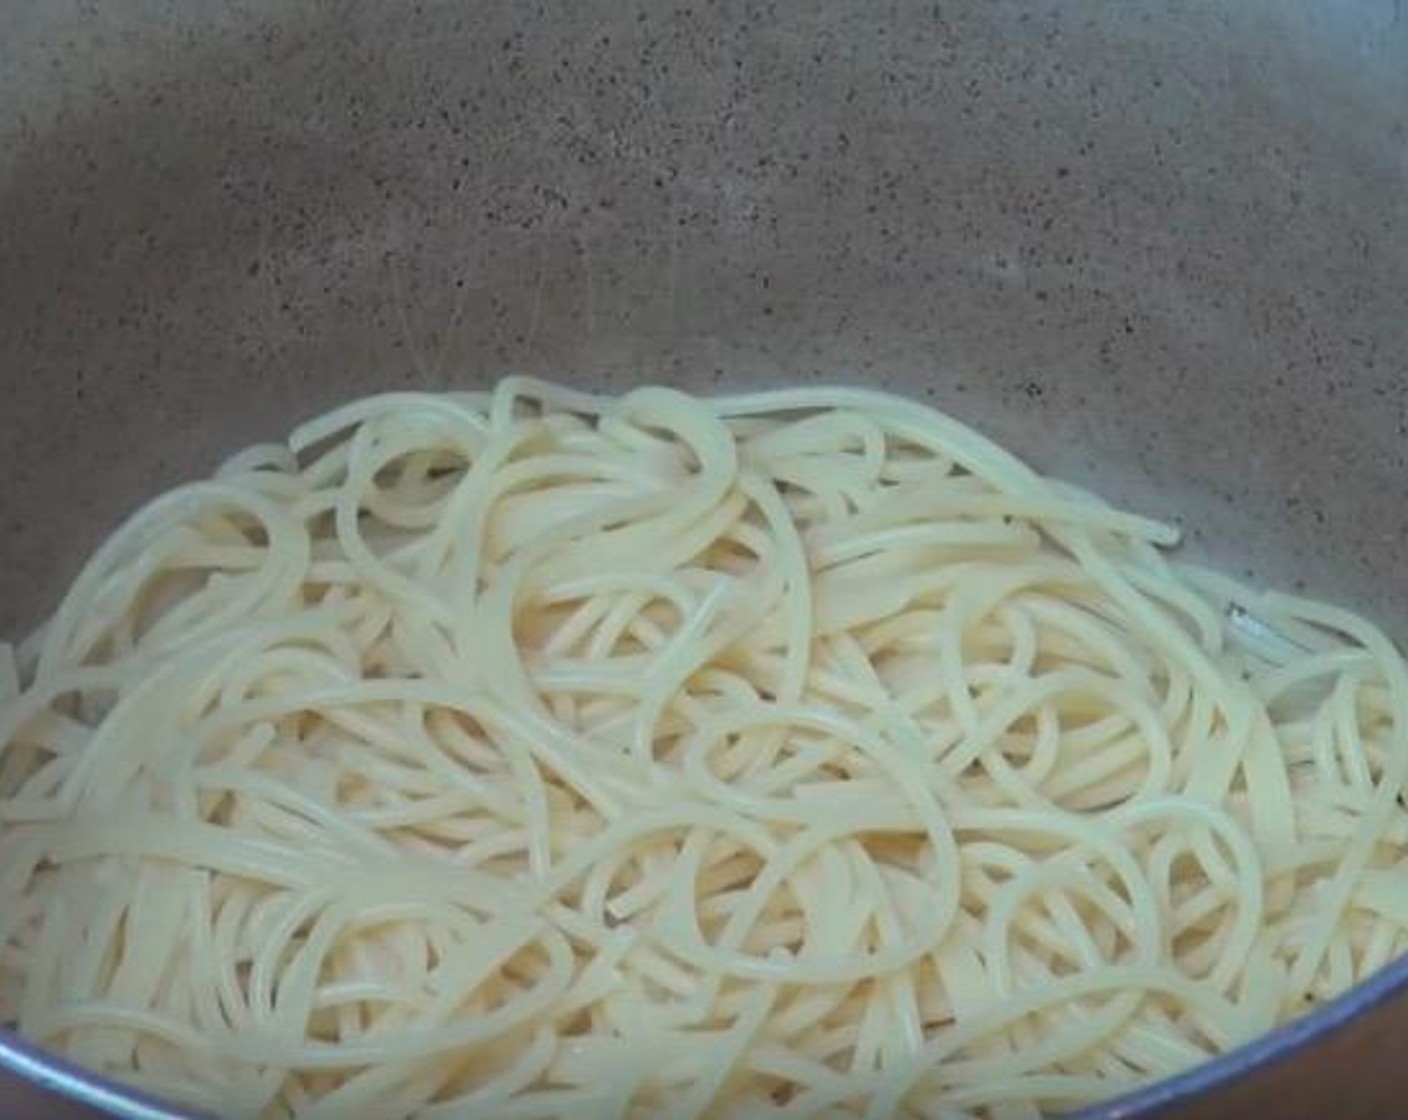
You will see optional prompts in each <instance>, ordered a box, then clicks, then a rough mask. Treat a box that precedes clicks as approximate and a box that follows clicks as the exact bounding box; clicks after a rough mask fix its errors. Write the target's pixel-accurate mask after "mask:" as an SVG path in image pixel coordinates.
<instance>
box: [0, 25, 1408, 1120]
mask: <svg viewBox="0 0 1408 1120" xmlns="http://www.w3.org/2000/svg"><path fill="white" fill-rule="evenodd" d="M0 16H3V17H4V18H3V24H0V26H3V28H4V31H3V34H0V377H3V378H4V388H5V390H6V392H5V395H4V401H5V405H4V406H3V409H0V542H3V543H0V632H3V633H14V632H17V631H19V630H21V629H22V628H24V627H26V626H28V625H30V624H32V623H34V622H35V621H36V620H37V619H38V618H39V617H40V616H41V615H42V613H43V612H44V610H45V609H46V608H47V607H48V606H49V605H51V604H52V602H53V599H54V596H55V595H56V594H57V593H58V592H59V591H60V589H61V588H62V586H63V585H64V583H65V581H66V580H67V579H68V578H70V577H71V575H72V574H73V572H74V570H75V568H76V566H77V564H78V563H79V562H80V560H81V558H82V556H83V554H84V552H85V550H86V549H87V548H88V547H90V546H91V545H92V544H93V543H95V542H96V541H97V540H98V539H99V538H100V536H101V535H102V534H103V533H104V532H105V531H107V530H108V529H110V528H111V527H112V525H113V523H114V520H115V518H116V517H117V516H118V514H119V513H120V512H121V511H124V510H127V509H130V508H131V507H132V506H133V505H134V504H135V503H136V502H138V501H139V500H140V499H141V498H142V497H143V496H145V495H148V494H151V493H153V492H154V491H156V490H157V489H159V488H160V487H163V486H166V485H169V484H171V483H174V482H175V481H177V480H179V479H181V478H184V477H187V476H189V475H191V474H193V473H196V472H200V471H205V470H208V469H209V468H210V467H211V466H213V465H214V464H215V463H216V462H217V461H218V459H219V458H220V457H221V456H222V454H223V453H224V452H226V451H228V450H230V449H233V448H236V447H238V446H241V445H243V444H245V443H248V442H250V441H252V440H254V439H256V438H260V437H267V436H273V435H277V434H279V433H281V432H283V431H285V430H287V429H288V427H289V426H290V424H291V422H292V420H293V419H294V418H296V417H299V416H303V415H305V414H307V413H309V412H311V411H313V410H315V409H318V408H321V407H323V406H325V405H327V404H329V403H331V402H332V401H335V400H337V399H339V398H343V397H346V396H349V395H352V394H355V393H360V392H365V391H368V390H371V389H373V388H377V387H384V386H394V385H406V384H416V385H449V384H466V383H482V382H484V381H486V380H489V379H492V378H494V377H495V376H497V375H499V374H501V373H503V372H506V371H510V370H518V371H525V370H526V371H531V372H538V373H546V374H551V375H554V376H558V377H566V378H580V379H583V380H585V381H590V382H592V383H596V384H602V385H624V384H626V383H629V382H631V381H634V380H637V379H641V378H650V379H666V380H670V381H674V382H677V383H681V384H684V385H687V386H690V387H693V388H696V389H708V388H710V387H712V386H713V385H715V384H729V385H735V386H736V385H752V384H761V383H774V384H775V383H782V382H789V381H794V380H810V379H828V380H863V381H868V382H874V383H880V384H885V385H889V386H892V387H895V388H898V389H901V390H903V391H907V392H910V393H912V394H914V395H916V396H918V397H920V398H923V399H926V400H930V401H932V402H934V403H936V404H938V405H940V406H941V407H943V408H945V409H947V410H949V411H951V412H953V413H955V414H957V415H959V416H960V417H962V418H964V419H967V420H969V421H972V422H974V423H976V424H978V425H979V426H980V427H982V428H983V429H984V430H985V431H987V432H988V433H989V434H991V435H993V436H995V437H997V438H999V439H1001V440H1003V441H1005V442H1008V443H1009V444H1011V445H1013V446H1014V447H1017V448H1019V449H1022V450H1023V451H1024V452H1025V453H1026V454H1027V455H1028V457H1029V458H1030V459H1031V460H1032V461H1033V462H1035V463H1036V464H1038V465H1039V466H1041V467H1043V468H1045V469H1047V470H1049V471H1052V472H1055V473H1059V474H1062V475H1064V476H1067V477H1069V478H1072V479H1073V480H1075V481H1077V482H1080V483H1082V484H1084V485H1087V486H1090V487H1092V488H1095V489H1098V490H1100V491H1102V492H1103V493H1106V494H1108V495H1109V496H1111V497H1113V498H1115V499H1118V500H1121V501H1124V502H1127V503H1130V504H1132V505H1134V506H1137V507H1138V508H1140V509H1142V510H1146V511H1150V512H1153V513H1155V514H1158V515H1161V516H1169V517H1176V518H1177V519H1179V520H1180V521H1182V522H1183V523H1184V524H1186V525H1187V526H1188V528H1189V530H1190V548H1191V549H1193V550H1194V551H1196V552H1199V553H1201V554H1203V555H1207V556H1210V557H1211V558H1213V559H1214V560H1216V561H1218V562H1220V563H1223V564H1226V565H1228V566H1231V567H1233V568H1236V569H1238V570H1245V571H1249V572H1251V573H1252V574H1253V576H1254V578H1258V579H1266V580H1275V581H1278V582H1287V583H1294V584H1298V585H1304V586H1305V587H1307V588H1308V589H1310V590H1311V591H1314V592H1317V593H1320V594H1324V595H1327V596H1331V597H1334V598H1337V599H1339V600H1341V601H1344V602H1346V603H1348V604H1351V605H1354V606H1356V607H1358V608H1361V609H1364V610H1367V611H1371V612H1375V613H1376V614H1378V615H1379V616H1380V617H1382V618H1383V619H1384V620H1385V621H1386V622H1388V623H1389V624H1390V626H1391V628H1392V629H1394V630H1395V632H1396V633H1397V634H1399V635H1400V636H1402V635H1405V634H1408V608H1405V602H1408V595H1406V594H1405V591H1404V589H1405V587H1408V547H1405V544H1408V501H1404V500H1403V499H1404V495H1405V489H1408V486H1406V485H1405V484H1406V483H1408V461H1405V454H1408V439H1405V436H1408V190H1405V186H1408V20H1405V18H1404V16H1403V13H1402V11H1401V5H1400V3H1399V2H1398V0H1374V2H1370V0H1338V2H1336V3H1334V4H1327V3H1313V2H1311V0H1291V2H1285V3H1271V2H1270V0H1248V2H1245V3H1240V4H1226V3H1213V2H1194V0H1185V2H1180V3H1174V4H1168V3H1156V2H1153V0H1129V2H1128V3H1121V4H1119V5H1103V4H1102V5H1097V4H1066V3H1008V2H998V3H980V2H978V0H968V2H961V3H937V4H936V3H925V4H887V5H873V4H865V3H861V2H859V0H855V2H846V3H841V2H837V0H828V2H825V3H819V4H812V5H765V4H752V3H741V2H720V3H703V2H696V3H693V4H674V3H672V4H664V3H649V4H645V3H607V2H605V0H597V2H593V3H585V4H566V3H541V4H533V5H527V4H517V3H508V2H506V0H504V2H492V3H451V2H448V0H426V2H423V3H417V4H413V5H399V4H397V5H393V4H379V3H372V2H361V0H326V2H319V3H310V2H298V3H289V2H273V0H244V2H241V3H234V2H231V3H215V2H213V0H210V2H188V0H170V2H155V0H110V2H108V3H104V4H101V5H97V4H91V3H86V2H84V3H79V2H76V0H3V2H0ZM1376 1014H1378V1015H1380V1016H1389V1018H1388V1019H1383V1018H1380V1019H1378V1020H1375V1021H1376V1022H1378V1023H1380V1025H1382V1024H1383V1023H1386V1022H1387V1023H1389V1024H1390V1026H1389V1027H1385V1028H1384V1030H1381V1031H1379V1032H1378V1035H1376V1037H1378V1036H1384V1031H1389V1032H1390V1034H1391V1033H1392V1031H1393V1030H1398V1031H1402V1030H1403V1023H1404V1021H1405V1019H1406V1018H1408V1008H1405V1007H1404V1006H1403V1005H1402V1003H1401V1001H1399V1002H1394V1001H1392V1000H1390V1001H1389V1003H1388V1004H1387V1005H1386V1009H1385V1008H1381V1009H1380V1011H1379V1012H1377V1013H1376ZM1345 1037H1350V1036H1346V1035H1336V1036H1335V1038H1338V1039H1341V1042H1336V1041H1335V1039H1334V1038H1332V1039H1328V1040H1321V1041H1320V1042H1319V1043H1318V1049H1317V1048H1316V1047H1312V1048H1311V1049H1310V1050H1308V1051H1300V1052H1298V1053H1297V1054H1296V1055H1294V1056H1293V1057H1292V1058H1290V1059H1289V1061H1290V1062H1291V1063H1293V1064H1294V1063H1299V1064H1298V1065H1296V1066H1295V1068H1297V1069H1301V1070H1313V1069H1314V1068H1315V1065H1314V1063H1315V1062H1316V1061H1317V1060H1318V1061H1321V1062H1324V1061H1326V1059H1325V1058H1324V1057H1323V1056H1322V1057H1321V1058H1319V1059H1317V1058H1316V1057H1315V1054H1317V1053H1319V1054H1321V1055H1327V1054H1331V1053H1333V1054H1335V1055H1336V1057H1335V1061H1336V1063H1337V1065H1336V1069H1337V1070H1338V1071H1339V1072H1338V1073H1337V1075H1336V1076H1337V1077H1342V1078H1343V1081H1344V1085H1343V1092H1342V1093H1341V1094H1340V1095H1339V1096H1338V1097H1337V1099H1338V1101H1339V1103H1340V1107H1339V1108H1338V1112H1339V1115H1340V1117H1341V1118H1342V1120H1344V1118H1347V1117H1349V1116H1352V1115H1354V1116H1370V1115H1373V1116H1378V1115H1381V1114H1382V1113H1381V1112H1378V1111H1366V1110H1372V1109H1374V1108H1378V1107H1381V1104H1382V1098H1379V1102H1380V1103H1379V1104H1375V1103H1373V1099H1372V1098H1371V1096H1368V1095H1363V1096H1362V1099H1361V1098H1356V1097H1355V1093H1356V1085H1357V1086H1359V1088H1360V1089H1363V1087H1364V1086H1370V1087H1372V1086H1375V1085H1377V1086H1379V1087H1380V1088H1382V1086H1383V1085H1385V1084H1387V1082H1385V1081H1384V1079H1385V1078H1393V1077H1394V1076H1395V1075H1396V1074H1397V1070H1395V1069H1393V1068H1392V1061H1391V1059H1388V1058H1386V1057H1385V1055H1384V1053H1383V1052H1381V1051H1382V1048H1380V1049H1378V1050H1376V1049H1374V1047H1372V1046H1370V1045H1367V1044H1365V1045H1362V1046H1356V1047H1351V1048H1350V1049H1348V1050H1345V1049H1344V1044H1343V1042H1342V1040H1343V1038H1345ZM1335 1046H1339V1047H1340V1049H1338V1050H1333V1049H1332V1048H1333V1047H1335ZM1307 1055H1309V1056H1307ZM1356 1061H1358V1062H1362V1063H1363V1064H1362V1065H1360V1066H1355V1064H1354V1063H1355V1062H1356ZM1307 1062H1308V1063H1310V1064H1309V1065H1306V1063H1307ZM1321 1068H1326V1067H1323V1066H1322V1067H1321ZM1346 1070H1352V1076H1351V1075H1350V1074H1349V1073H1346V1072H1345V1071H1346ZM1241 1084H1243V1085H1244V1086H1245V1085H1254V1084H1256V1082H1254V1081H1252V1080H1247V1079H1245V1078H1244V1079H1243V1080H1242V1082H1241ZM1200 1092H1202V1093H1203V1095H1202V1097H1201V1098H1200V1099H1201V1100H1202V1101H1203V1102H1204V1105H1202V1106H1200V1107H1210V1106H1208V1105H1207V1104H1206V1102H1207V1101H1209V1100H1215V1099H1217V1098H1216V1096H1215V1094H1213V1095H1210V1091H1204V1090H1200ZM1266 1092H1268V1093H1270V1092H1279V1093H1281V1094H1283V1096H1282V1098H1279V1099H1272V1098H1269V1097H1262V1098H1260V1103H1261V1105H1262V1106H1264V1107H1265V1108H1266V1109H1267V1111H1268V1112H1271V1113H1274V1114H1282V1113H1281V1110H1282V1109H1283V1106H1284V1107H1289V1106H1290V1104H1291V1103H1293V1101H1292V1099H1291V1098H1289V1097H1285V1096H1284V1094H1285V1093H1286V1092H1287V1090H1286V1089H1285V1088H1279V1089H1274V1090H1266ZM1296 1093H1297V1094H1298V1095H1297V1096H1296V1098H1295V1099H1297V1100H1300V1099H1303V1098H1304V1094H1303V1087H1302V1089H1301V1090H1297V1091H1296ZM16 1099H18V1098H16ZM1356 1099H1359V1100H1360V1104H1361V1105H1362V1107H1359V1106H1356V1104H1355V1101H1356ZM1364 1102H1368V1103H1364ZM1189 1107H1192V1106H1189ZM1356 1108H1358V1111H1356ZM1169 1114H1170V1115H1173V1114H1177V1115H1190V1116H1191V1115H1194V1114H1195V1113H1194V1112H1191V1111H1186V1110H1185V1111H1183V1112H1177V1113H1169ZM1196 1114H1197V1115H1214V1114H1216V1113H1214V1112H1206V1113H1203V1112H1199V1113H1196Z"/></svg>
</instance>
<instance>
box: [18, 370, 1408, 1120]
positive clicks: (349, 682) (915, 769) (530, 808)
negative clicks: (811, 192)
mask: <svg viewBox="0 0 1408 1120" xmlns="http://www.w3.org/2000/svg"><path fill="white" fill-rule="evenodd" d="M1175 537H1176V534H1175V533H1174V532H1173V531H1172V530H1171V529H1169V528H1167V527H1165V526H1163V525H1160V524H1157V523H1155V522H1151V521H1148V520H1145V519H1143V518H1140V517H1137V516H1133V515H1130V514H1127V513H1123V512H1119V511H1116V510H1113V509H1111V508H1109V507H1107V506H1106V505H1104V504H1102V503H1100V502H1099V501H1097V500H1095V499H1094V498H1092V497H1090V496H1089V495H1086V494H1084V493H1081V492H1079V491H1077V490H1075V489H1074V488H1072V487H1070V486H1066V485H1063V484H1061V483H1058V482H1054V481H1051V480H1049V479H1045V478H1042V477H1040V476H1039V475H1037V474H1036V473H1034V472H1033V471H1032V470H1030V469H1028V468H1027V467H1026V466H1024V465H1023V464H1022V463H1020V462H1019V461H1018V460H1016V459H1015V458H1013V457H1012V456H1011V455H1009V454H1007V453H1006V452H1004V451H1002V450H1001V449H999V448H997V447H995V446H994V445H993V444H991V443H990V442H988V441H987V440H985V439H983V438H982V437H980V436H978V435H977V434H975V433H974V432H972V431H971V430H969V429H967V428H965V427H963V426H962V425H961V424H959V423H957V422H955V421H954V420H951V419H949V418H947V417H945V416H943V415H940V414H938V413H936V412H933V411H929V410H926V409H924V408H922V407H920V406H917V405H915V404H913V403H911V402H907V401H903V400H899V399H897V398H894V397H890V396H887V395H884V394H880V393H874V392H866V391H860V390H848V389H834V390H829V389H828V390H822V389H818V390H810V389H807V390H796V391H789V392H776V393H762V394H754V395H745V396H734V397H720V398H715V399H701V398H696V397H691V396H688V395H685V394H683V393H680V392H676V391H674V390H671V389H667V388H642V389H638V390H636V391H634V392H631V393H628V394H626V395H624V396H622V397H619V398H616V397H605V396H595V395H590V394H586V393H582V392H577V391H574V390H570V389H566V388H562V387H559V386H555V385H550V384H545V383H541V382H536V381H531V380H526V379H510V380H506V381H504V382H502V383H501V384H499V385H498V386H497V387H496V388H495V389H494V390H493V391H492V392H483V393H449V394H443V395H429V394H405V393H398V394H391V395H386V396H381V397H375V398H371V399H368V400H364V401H359V402H356V403H354V404H350V405H348V406H346V407H343V408H340V409H338V410H336V411H334V412H332V413H330V414H328V415H326V416H323V417H320V418H319V419H316V420H314V421H312V422H311V423H308V424H305V425H304V426H303V427H301V428H299V429H298V430H297V431H296V432H295V433H294V434H293V436H292V437H291V439H290V440H289V442H288V444H287V445H277V446H261V447H256V448H253V449H251V450H250V451H248V452H245V453H243V454H241V455H240V456H238V457H237V458H236V459H234V460H232V461H231V462H229V463H228V464H227V465H226V466H225V467H224V468H223V469H221V470H220V471H219V472H218V474H217V475H216V476H215V477H214V478H213V479H211V480H209V481H205V482H200V483H196V484H193V485H189V486H185V487H183V488H181V489H179V490H176V491H174V492H172V493H169V494H167V495H165V496H164V497H161V498H158V499H157V500H156V501H155V502H153V503H152V504H151V505H149V506H147V507H146V508H145V509H144V510H142V511H141V512H140V513H138V514H137V515H136V516H135V517H133V518H132V519H131V520H130V521H129V522H128V523H127V524H126V525H125V526H124V527H123V528H122V529H121V530H120V531H118V532H117V533H116V534H115V535H114V536H112V537H111V538H110V539H109V540H108V541H107V543H106V544H104V545H103V546H102V548H101V549H100V550H99V551H98V552H97V553H96V555H95V556H94V557H93V559H92V560H91V561H90V563H89V564H88V565H87V567H86V569H85V570H84V571H83V572H82V574H81V575H80V576H79V578H78V579H77V581H76V582H75V583H74V585H73V587H72V589H71V591H70V592H69V594H68V596H67V597H66V598H65V600H64V601H63V603H62V604H61V605H60V606H59V608H58V610H57V611H56V612H55V613H54V614H53V616H52V617H51V618H50V619H49V620H48V622H47V623H46V624H45V625H43V626H42V627H41V628H40V629H39V631H38V632H37V633H36V634H35V635H33V636H32V637H31V638H29V639H28V640H26V641H23V642H21V643H19V644H18V646H16V647H10V646H5V645H0V1022H4V1023H8V1024H10V1025H12V1026H15V1027H16V1028H17V1029H18V1030H19V1031H20V1032H21V1033H22V1034H23V1035H25V1036H27V1037H28V1038H31V1039H33V1040H35V1041H37V1042H38V1043H40V1044H41V1045H43V1046H45V1047H48V1048H50V1049H52V1050H53V1051H55V1052H58V1053H61V1054H64V1055H66V1056H68V1057H69V1058H71V1059H73V1060H75V1061H76V1062H78V1063H81V1064H82V1065H84V1066H87V1067H91V1068H92V1069H95V1070H100V1071H104V1072H106V1073H109V1074H112V1075H115V1076H117V1077H118V1078H120V1079H122V1080H125V1081H127V1082H130V1083H133V1084H136V1085H139V1086H142V1087H145V1088H147V1089H149V1090H152V1091H155V1092H156V1093H159V1094H163V1095H166V1096H168V1097H170V1098H173V1099H175V1100H178V1101H182V1102H187V1103H189V1104H191V1105H193V1106H196V1107H198V1108H204V1109H208V1110H210V1111H213V1112H217V1113H220V1114H222V1115H231V1116H247V1117H297V1118H300V1120H331V1118H335V1117H354V1116H355V1117H362V1116H366V1117H372V1116H375V1117H385V1118H394V1117H409V1116H416V1117H422V1118H425V1120H451V1118H455V1117H468V1116H484V1117H490V1116H492V1117H496V1118H497V1117H503V1118H508V1117H514V1118H519V1120H533V1118H543V1120H548V1118H555V1117H584V1118H585V1117H600V1118H602V1120H606V1118H608V1117H618V1116H630V1117H655V1116H669V1117H729V1118H734V1117H749V1116H758V1117H769V1118H779V1117H797V1118H803V1117H805V1118H815V1117H843V1116H864V1117H869V1118H872V1120H878V1118H881V1117H889V1116H892V1115H893V1116H904V1117H942V1118H946V1120H948V1118H952V1120H958V1118H960V1117H987V1118H994V1120H996V1118H1001V1120H1013V1118H1018V1117H1033V1116H1038V1115H1040V1114H1042V1113H1043V1112H1046V1111H1060V1110H1064V1109H1068V1108H1071V1107H1075V1106H1078V1105H1080V1104H1083V1103H1087V1102H1090V1101H1094V1100H1097V1099H1100V1098H1103V1097H1108V1096H1111V1095H1113V1094H1116V1093H1118V1092H1120V1091H1122V1090H1126V1089H1128V1088H1131V1087H1133V1086H1135V1085H1138V1084H1140V1083H1143V1082H1147V1081H1149V1080H1150V1079H1155V1078H1160V1077H1163V1076H1166V1075H1168V1074H1171V1073H1173V1072H1175V1071H1178V1070H1181V1069H1184V1068H1186V1067H1188V1066H1190V1065H1193V1064H1194V1063H1197V1062H1199V1061H1202V1060H1204V1059H1205V1058H1207V1057H1209V1056H1210V1055H1213V1054H1216V1053H1218V1052H1221V1051H1225V1050H1227V1049H1228V1048H1231V1047H1234V1046H1236V1045H1238V1044H1239V1043H1241V1042H1243V1041H1245V1040H1248V1039H1250V1038H1252V1037H1254V1036H1256V1035H1258V1034H1260V1033H1262V1032H1265V1031H1267V1030H1268V1029H1270V1028H1272V1027H1274V1026H1276V1025H1277V1024H1280V1023H1284V1022H1285V1021H1287V1020H1289V1019H1291V1018H1293V1017H1295V1016H1297V1015H1298V1014H1301V1013H1302V1012H1303V1011H1304V1010H1306V1009H1307V1008H1309V1007H1310V1006H1312V1005H1313V1003H1314V1002H1315V1001H1317V1000H1323V999H1325V998H1327V997H1331V996H1333V995H1335V994H1337V993H1339V992H1342V991H1344V990H1345V989H1346V988H1348V987H1350V986H1352V985H1353V984H1355V983H1356V982H1357V981H1359V980H1360V979H1362V978H1364V977H1365V976H1367V975H1368V974H1370V973H1372V972H1374V971H1375V970H1376V969H1378V968H1379V967H1380V966H1382V965H1383V964H1384V963H1385V962H1387V961H1388V960H1390V959H1391V958H1392V957H1394V956H1395V955H1396V954H1398V953H1400V952H1402V951H1404V950H1405V949H1406V948H1408V864H1405V862H1404V860H1403V857H1402V852H1403V850H1404V844H1405V842H1408V812H1405V811H1404V809H1403V808H1402V807H1401V805H1400V804H1399V797H1400V794H1401V793H1402V791H1403V789H1404V779H1405V774H1408V744H1405V741H1404V738H1405V729H1408V676H1405V671H1404V664H1403V662H1402V660H1401V659H1400V657H1399V655H1398V654H1397V653H1396V652H1395V650H1394V648H1393V647H1392V645H1391V644H1390V643H1389V642H1388V641H1387V640H1386V639H1385V638H1384V637H1382V636H1381V635H1380V633H1379V632H1378V630H1376V629H1375V628H1374V627H1373V626H1372V625H1370V624H1369V623H1368V622H1366V621H1364V620H1362V619H1360V618H1358V617H1356V616H1354V615H1351V614H1349V613H1346V612H1344V611H1341V610H1337V609H1333V608H1330V607H1326V606H1323V605H1320V604H1318V603H1312V602H1308V601H1304V600H1301V599H1298V598H1292V597H1289V596H1286V595H1281V594H1274V593H1273V594H1262V593H1258V592H1254V591H1251V590H1248V589H1245V588H1243V587H1240V586H1238V585H1236V584H1234V583H1233V582H1232V581H1230V580H1228V579H1226V578H1224V577H1222V576H1220V575H1217V574H1214V573H1211V572H1207V571H1203V570H1198V569H1194V568H1191V567H1188V566H1186V565H1183V564H1180V563H1176V562H1174V561H1172V560H1171V559H1169V558H1168V557H1167V556H1166V554H1165V549H1166V547H1167V546H1169V545H1171V544H1173V543H1174V541H1175Z"/></svg>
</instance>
